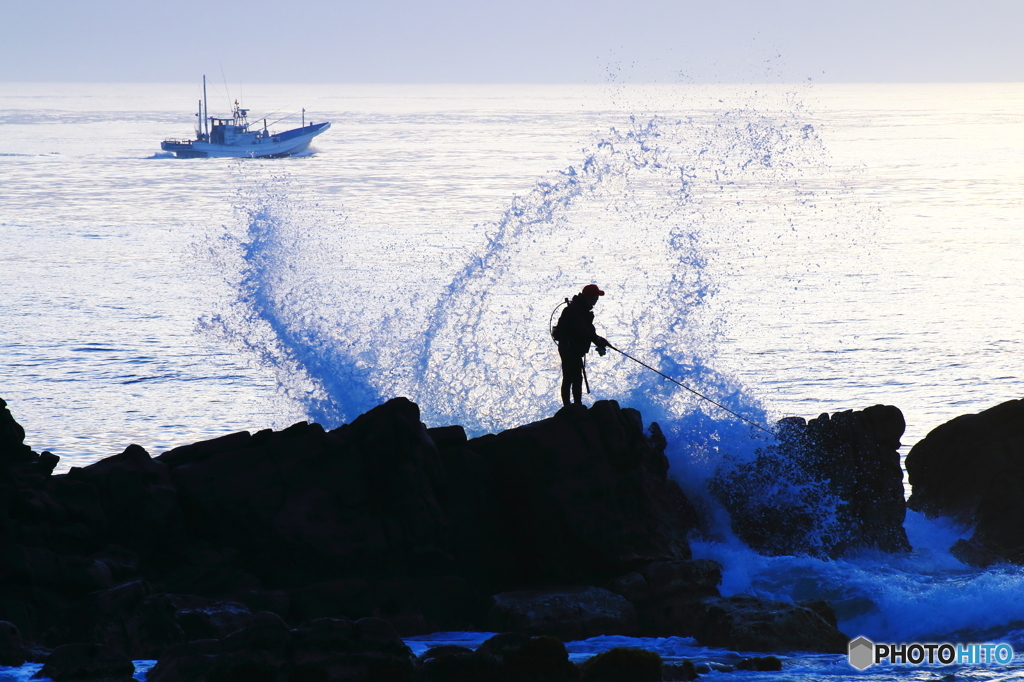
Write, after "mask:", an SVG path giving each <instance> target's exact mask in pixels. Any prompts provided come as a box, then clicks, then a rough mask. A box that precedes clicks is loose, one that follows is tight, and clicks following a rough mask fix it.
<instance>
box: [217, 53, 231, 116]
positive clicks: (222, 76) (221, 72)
mask: <svg viewBox="0 0 1024 682" xmlns="http://www.w3.org/2000/svg"><path fill="white" fill-rule="evenodd" d="M217 65H218V66H220V78H221V80H222V81H224V92H225V93H227V96H228V108H229V109H230V108H231V88H229V87H228V77H227V76H225V75H224V65H223V64H221V63H220V62H217Z"/></svg>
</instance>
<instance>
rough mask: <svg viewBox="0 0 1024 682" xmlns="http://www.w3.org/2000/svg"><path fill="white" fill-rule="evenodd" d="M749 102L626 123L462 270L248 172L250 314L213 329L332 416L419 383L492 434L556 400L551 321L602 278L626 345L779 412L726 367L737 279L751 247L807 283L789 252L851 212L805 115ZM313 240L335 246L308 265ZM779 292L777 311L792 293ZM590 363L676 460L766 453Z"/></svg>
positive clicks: (687, 404)
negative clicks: (659, 431)
mask: <svg viewBox="0 0 1024 682" xmlns="http://www.w3.org/2000/svg"><path fill="white" fill-rule="evenodd" d="M736 99H737V102H738V104H723V103H719V104H712V105H710V106H705V107H704V108H702V109H698V110H695V111H694V113H692V114H691V115H688V116H687V117H686V118H667V117H662V116H657V115H651V116H649V117H647V118H644V119H638V118H636V117H633V118H629V119H627V120H626V121H625V122H624V123H623V124H622V125H618V126H615V127H613V128H612V129H610V130H609V131H608V132H607V133H606V134H604V135H603V136H600V137H599V138H597V139H596V140H595V141H594V143H593V144H592V145H590V148H589V149H587V150H584V152H583V154H582V156H581V160H580V161H579V162H578V163H575V164H572V165H570V166H568V167H566V168H565V169H564V170H563V171H561V172H558V173H555V174H554V175H552V176H551V177H549V178H546V179H542V180H540V181H538V182H537V183H536V184H535V186H534V188H533V189H532V190H530V191H529V192H527V193H526V194H524V195H521V196H518V197H516V198H515V199H513V200H512V202H511V204H510V205H509V207H508V208H507V209H506V211H505V212H504V214H503V215H502V216H501V217H500V218H499V219H498V220H496V221H495V222H494V223H493V224H490V225H484V226H482V227H481V232H482V233H483V235H482V238H481V242H480V244H479V245H478V246H476V247H473V248H472V249H471V250H470V251H469V253H463V254H461V255H460V257H461V259H462V262H463V264H462V265H461V266H458V267H454V268H452V267H450V263H443V262H441V259H438V260H437V262H436V265H437V269H436V270H435V272H436V271H439V272H441V273H446V272H450V273H452V274H451V275H450V278H449V279H447V280H445V279H440V278H439V277H437V276H436V275H435V276H434V277H433V278H432V277H431V271H430V270H429V269H428V268H426V267H424V265H425V264H426V263H429V262H430V259H431V254H427V255H425V256H423V260H422V265H420V266H419V270H418V271H417V272H416V278H411V277H410V274H409V273H410V268H409V266H408V265H407V266H406V269H405V270H404V271H403V272H397V271H389V269H388V266H387V263H388V258H387V257H388V254H387V253H386V252H382V250H384V249H390V248H393V243H392V244H384V243H379V244H376V243H374V242H373V241H372V240H371V239H360V237H359V235H360V234H361V225H360V216H359V215H358V213H355V212H352V211H348V212H346V215H345V216H344V217H342V216H339V215H333V216H332V215H319V214H317V212H316V210H315V208H313V207H309V206H302V205H296V202H295V201H293V199H292V198H291V196H290V195H291V193H292V192H291V191H290V189H289V183H290V182H291V180H289V179H288V178H287V177H286V176H284V174H283V173H278V174H276V175H272V174H267V173H266V172H265V171H263V170H261V167H260V166H250V167H246V168H245V169H244V171H240V172H239V174H238V180H239V184H240V186H241V188H242V189H241V190H240V195H239V216H240V218H241V220H240V223H241V225H240V226H237V227H235V228H231V229H229V230H228V232H229V234H228V238H227V239H226V240H225V241H226V242H230V243H233V244H234V245H235V247H236V248H237V250H238V253H239V254H240V261H239V265H238V267H237V270H236V273H237V274H236V275H235V276H236V277H237V280H236V282H235V285H234V286H235V289H236V290H237V297H236V301H235V304H234V310H235V312H234V314H233V315H232V316H230V317H231V319H230V320H229V319H227V318H228V317H229V316H226V315H224V314H223V313H222V314H221V315H220V317H217V316H211V317H210V318H208V319H207V321H206V323H207V324H208V325H210V326H217V324H219V325H220V328H221V329H222V331H225V332H226V333H228V334H229V335H234V336H235V337H236V338H238V339H239V341H240V342H241V345H242V346H243V347H246V348H248V349H250V351H251V352H253V353H254V354H256V355H257V356H258V357H260V358H261V359H262V360H263V361H264V362H267V363H268V364H269V365H271V366H274V367H277V369H278V371H279V374H280V376H281V383H282V386H283V387H284V388H285V390H286V391H287V392H288V393H289V395H291V396H292V397H293V398H295V399H297V400H299V401H300V402H301V404H303V405H305V406H306V409H307V412H308V413H309V415H310V416H311V417H312V418H315V419H318V420H323V421H325V423H326V424H328V425H331V424H337V423H339V422H340V421H344V420H349V419H351V418H353V417H354V416H355V415H357V414H358V413H360V412H361V411H363V410H365V409H366V408H367V407H369V406H371V405H372V403H373V402H374V401H376V400H381V399H386V398H387V397H390V396H393V395H405V396H408V397H410V398H411V399H413V400H415V401H416V402H417V403H419V404H420V406H421V408H422V410H423V416H424V420H425V421H427V422H428V423H429V424H442V423H453V422H457V423H461V424H463V425H465V426H466V427H467V429H468V430H469V431H470V433H474V434H479V433H482V432H486V431H493V430H496V429H501V428H507V427H509V426H512V425H516V424H519V423H523V422H526V421H530V420H533V419H538V418H542V417H544V416H548V415H550V414H551V413H552V412H554V411H555V409H557V407H558V402H557V384H558V377H559V374H558V361H557V354H556V353H555V347H554V344H553V343H552V342H551V341H550V339H549V336H548V329H547V320H548V318H549V316H550V311H551V309H552V308H553V307H554V306H555V305H557V304H558V303H559V302H560V301H561V300H562V298H563V297H565V296H570V295H572V294H573V293H575V292H577V291H578V290H579V288H580V287H581V286H582V285H583V284H586V283H589V282H592V281H596V282H599V283H600V284H601V286H602V287H603V288H604V289H605V290H606V291H608V296H606V297H604V298H603V299H602V301H601V303H600V305H599V306H598V309H597V319H598V324H599V327H600V328H601V331H602V332H603V333H604V334H605V335H606V336H608V338H609V339H610V340H611V341H612V342H613V343H614V344H615V345H617V346H619V347H622V348H623V349H626V350H628V351H631V352H632V353H634V354H635V355H637V356H638V357H641V358H642V359H644V360H645V361H646V362H649V363H651V364H653V365H654V366H656V367H659V368H661V369H662V370H663V371H666V373H668V374H670V375H671V376H673V377H674V378H677V379H678V380H680V381H683V382H685V383H687V385H693V386H694V387H695V388H697V389H699V390H700V391H701V392H703V393H704V394H706V395H708V396H709V397H713V398H714V399H715V400H716V401H717V402H721V403H722V404H723V405H726V406H727V407H729V409H730V410H734V411H736V412H738V413H740V414H743V415H744V416H746V417H748V418H750V419H752V420H755V421H757V422H759V423H765V424H767V423H768V422H769V421H770V420H769V418H768V416H769V415H768V411H767V409H766V407H765V406H764V405H763V404H761V403H760V401H759V400H757V399H756V398H754V397H753V396H751V395H750V393H749V391H748V390H747V389H746V388H745V387H744V386H742V385H741V384H740V383H739V382H738V381H737V380H736V379H735V378H734V377H733V376H732V375H730V374H729V373H726V372H723V371H722V370H721V369H718V368H716V365H718V364H719V363H718V362H717V360H716V358H717V353H718V346H719V342H720V340H721V339H722V338H723V335H724V334H726V333H727V325H726V321H727V320H728V318H729V311H727V310H724V309H723V303H722V300H721V299H722V296H721V292H722V290H723V288H725V289H726V290H728V289H729V287H730V286H731V285H730V281H729V280H730V275H731V273H736V272H739V271H742V269H743V268H744V260H745V259H750V258H770V259H778V260H779V263H780V270H781V274H780V276H781V277H783V278H787V279H792V278H796V279H799V277H800V273H801V272H802V271H803V270H804V269H806V268H807V267H812V266H813V264H810V265H809V264H807V263H801V262H800V261H799V259H794V258H791V257H790V255H789V254H788V253H787V249H788V248H789V247H791V246H792V245H793V244H794V243H795V242H796V241H799V240H801V239H808V238H810V239H816V238H817V236H816V235H817V234H818V232H819V230H820V228H821V226H822V225H823V224H828V225H829V230H832V232H831V233H829V234H826V235H824V238H829V239H835V234H836V231H837V230H838V229H839V228H836V227H835V223H836V220H835V219H836V218H837V217H838V215H837V211H839V210H840V209H848V208H849V207H848V206H846V205H845V204H844V203H843V201H844V200H843V199H842V196H841V195H842V188H841V187H828V186H826V187H824V188H822V187H821V186H820V184H821V182H822V177H823V176H827V175H828V174H827V172H826V171H827V163H826V160H825V154H824V152H823V148H822V145H821V142H820V140H819V139H818V137H817V133H816V132H815V129H814V127H813V126H812V125H810V124H809V123H807V122H806V121H803V120H801V112H800V111H799V108H794V107H792V106H791V105H792V103H791V101H788V100H786V101H784V102H783V106H782V110H781V111H780V110H778V108H774V109H773V108H772V107H766V106H763V105H764V102H765V101H762V99H759V98H758V97H753V98H749V99H747V100H744V99H743V98H742V97H737V98H736ZM777 105H778V103H776V104H775V106H776V107H777ZM808 178H814V182H813V183H808V182H806V180H807V179H808ZM815 183H816V184H815ZM830 193H831V194H830ZM407 248H409V247H408V245H407ZM314 250H316V251H326V252H328V253H329V254H330V255H331V256H335V257H326V258H319V259H315V260H311V259H310V258H309V257H308V256H309V254H310V253H311V252H313V251H314ZM395 255H398V256H401V257H403V258H404V256H403V254H397V253H396V254H395ZM382 264H383V267H382ZM396 267H397V266H396ZM735 295H736V292H734V291H732V292H730V295H729V296H726V299H727V300H728V299H730V297H732V296H735ZM751 295H752V296H755V297H763V295H764V294H763V292H752V294H751ZM773 296H774V299H773V300H772V301H765V303H766V305H773V304H777V303H778V302H779V301H780V300H781V301H788V300H789V299H790V298H792V297H791V296H790V297H788V298H787V297H786V296H785V295H784V296H782V297H779V296H775V295H774V294H773ZM744 322H748V320H744ZM589 364H590V378H591V382H590V383H591V388H592V391H593V393H592V394H591V396H590V398H591V399H592V400H593V399H600V398H615V399H618V400H619V401H620V402H622V403H623V404H628V405H631V406H634V407H637V408H639V409H640V410H641V411H642V412H643V413H644V415H645V417H646V418H647V419H648V420H649V421H650V420H657V421H659V422H660V423H661V424H662V426H663V428H664V430H665V431H666V433H668V434H669V435H670V441H672V442H670V454H671V456H672V457H673V459H674V461H675V463H676V470H677V471H680V472H682V471H683V470H684V469H685V468H686V465H687V460H691V459H698V458H705V459H707V458H709V457H710V458H712V459H714V458H716V457H717V456H718V455H717V454H715V453H717V452H721V451H723V449H724V450H737V449H739V450H742V451H750V452H753V450H754V448H755V447H756V443H752V442H751V441H752V439H751V429H750V427H748V426H744V425H742V423H740V422H738V420H735V419H734V418H732V417H730V416H729V415H728V414H726V413H724V412H722V411H721V410H719V409H717V408H715V407H714V406H712V405H710V404H707V403H705V402H704V401H702V400H700V399H699V398H697V397H695V396H694V395H692V394H690V393H688V392H685V391H681V390H679V389H678V388H677V387H675V386H673V385H672V384H670V383H668V382H665V381H664V380H663V379H662V378H660V377H658V376H657V375H656V374H654V373H652V372H649V371H647V370H644V369H643V368H641V367H639V366H637V365H635V364H634V363H631V362H629V361H628V360H625V359H624V358H622V357H620V356H614V355H612V356H608V357H606V358H597V357H596V356H595V357H593V358H592V359H591V360H590V363H589ZM683 440H685V442H680V441H683ZM698 451H699V452H698Z"/></svg>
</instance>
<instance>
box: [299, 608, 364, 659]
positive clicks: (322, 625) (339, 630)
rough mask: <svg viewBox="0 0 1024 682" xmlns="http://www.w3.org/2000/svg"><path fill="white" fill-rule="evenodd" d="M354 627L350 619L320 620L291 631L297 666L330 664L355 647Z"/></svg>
mask: <svg viewBox="0 0 1024 682" xmlns="http://www.w3.org/2000/svg"><path fill="white" fill-rule="evenodd" d="M354 636H355V632H354V627H353V624H352V621H350V620H349V619H348V618H318V619H316V620H312V621H310V622H308V623H305V624H303V625H301V626H300V627H298V628H296V629H294V630H292V631H291V640H292V647H293V653H292V656H293V659H294V663H295V665H297V666H317V665H325V664H329V663H330V662H331V661H332V660H333V659H334V658H336V657H337V656H339V655H342V654H344V653H346V652H348V651H351V650H352V649H353V647H354Z"/></svg>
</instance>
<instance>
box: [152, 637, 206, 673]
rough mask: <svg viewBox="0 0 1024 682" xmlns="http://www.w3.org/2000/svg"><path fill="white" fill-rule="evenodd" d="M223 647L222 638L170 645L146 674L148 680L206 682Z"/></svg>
mask: <svg viewBox="0 0 1024 682" xmlns="http://www.w3.org/2000/svg"><path fill="white" fill-rule="evenodd" d="M222 650H223V647H222V646H221V643H220V640H216V639H202V640H197V641H195V642H185V643H182V644H175V645H174V646H171V647H169V648H168V649H167V650H166V651H165V652H164V653H163V655H162V656H160V660H159V661H157V664H156V665H154V666H153V667H152V668H150V670H149V673H147V675H146V681H147V682H205V681H206V680H207V679H208V678H209V675H210V673H212V672H213V669H214V666H215V665H216V663H217V655H218V654H220V653H221V651H222Z"/></svg>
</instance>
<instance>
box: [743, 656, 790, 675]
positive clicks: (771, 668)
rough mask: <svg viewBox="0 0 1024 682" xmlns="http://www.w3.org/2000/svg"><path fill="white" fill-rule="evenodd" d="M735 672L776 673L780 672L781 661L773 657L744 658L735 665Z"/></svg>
mask: <svg viewBox="0 0 1024 682" xmlns="http://www.w3.org/2000/svg"><path fill="white" fill-rule="evenodd" d="M736 669H737V670H756V671H759V672H777V671H779V670H782V661H780V660H779V659H778V658H776V657H775V656H754V657H753V658H744V659H743V660H741V661H740V662H739V663H737V664H736Z"/></svg>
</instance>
